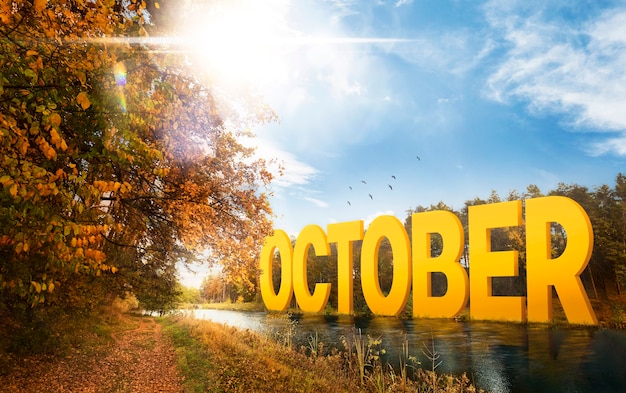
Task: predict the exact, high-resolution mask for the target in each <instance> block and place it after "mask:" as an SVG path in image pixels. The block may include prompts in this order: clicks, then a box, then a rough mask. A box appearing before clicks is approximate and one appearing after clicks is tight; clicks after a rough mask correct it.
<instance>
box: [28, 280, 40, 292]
mask: <svg viewBox="0 0 626 393" xmlns="http://www.w3.org/2000/svg"><path fill="white" fill-rule="evenodd" d="M30 283H31V285H32V286H33V287H35V292H37V293H39V292H41V285H39V283H38V282H35V281H31V282H30Z"/></svg>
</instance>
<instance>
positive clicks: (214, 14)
mask: <svg viewBox="0 0 626 393" xmlns="http://www.w3.org/2000/svg"><path fill="white" fill-rule="evenodd" d="M284 14H285V7H284V5H283V4H282V3H281V2H269V3H268V2H258V1H230V2H223V3H218V4H210V5H209V4H207V3H205V2H194V3H193V4H192V5H191V6H190V7H188V8H187V9H186V11H185V14H184V17H183V18H182V21H181V24H182V25H181V28H180V30H179V38H180V39H181V42H183V43H184V46H185V47H186V49H187V52H188V53H190V57H191V58H192V62H193V63H194V64H195V65H196V66H197V67H199V68H200V70H199V71H202V72H207V73H208V74H209V75H210V76H211V77H212V78H215V79H217V80H219V81H220V83H227V84H235V85H237V84H241V83H243V84H249V83H253V84H255V85H259V84H265V83H268V82H270V81H273V80H275V78H277V77H279V76H280V74H281V73H282V72H284V70H285V68H286V65H285V61H286V57H285V53H284V48H283V47H281V46H279V45H277V43H279V42H284V41H285V40H287V39H289V38H290V32H289V30H288V29H287V28H286V25H285V23H284V19H283V17H284Z"/></svg>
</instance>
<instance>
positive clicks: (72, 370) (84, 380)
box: [0, 317, 183, 393]
mask: <svg viewBox="0 0 626 393" xmlns="http://www.w3.org/2000/svg"><path fill="white" fill-rule="evenodd" d="M129 318H131V321H132V322H133V323H135V324H138V325H139V326H138V327H137V328H136V329H132V330H126V331H120V332H115V333H113V334H112V335H111V337H112V338H113V342H112V343H111V344H110V345H111V346H110V347H104V348H94V349H93V350H90V349H89V348H86V349H83V350H80V351H78V350H77V351H76V352H75V353H72V354H71V355H68V356H66V357H65V358H58V357H54V358H53V357H41V356H39V357H29V358H22V359H20V360H19V361H18V363H17V364H16V365H15V367H14V369H13V370H12V371H11V372H10V373H9V374H7V375H0V391H2V392H72V393H77V392H81V393H82V392H84V393H86V392H90V393H92V392H94V393H95V392H97V393H113V392H137V393H139V392H150V393H153V392H182V391H183V389H182V377H181V376H180V374H179V373H178V370H177V369H176V354H175V352H174V349H173V348H172V346H171V344H170V343H169V341H168V340H167V338H165V337H164V336H163V335H162V333H161V325H159V324H157V323H156V322H155V321H154V320H153V319H149V318H138V317H129ZM0 374H4V373H0Z"/></svg>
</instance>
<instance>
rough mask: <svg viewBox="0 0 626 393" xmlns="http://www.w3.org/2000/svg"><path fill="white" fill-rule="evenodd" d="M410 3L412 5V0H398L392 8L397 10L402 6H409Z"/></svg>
mask: <svg viewBox="0 0 626 393" xmlns="http://www.w3.org/2000/svg"><path fill="white" fill-rule="evenodd" d="M411 3H413V0H398V1H396V3H395V4H394V7H396V8H399V7H402V6H403V5H409V4H411Z"/></svg>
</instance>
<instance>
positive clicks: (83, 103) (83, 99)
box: [76, 91, 91, 110]
mask: <svg viewBox="0 0 626 393" xmlns="http://www.w3.org/2000/svg"><path fill="white" fill-rule="evenodd" d="M76 102H78V104H79V105H80V107H81V108H83V110H85V109H87V108H89V107H90V106H91V101H89V97H87V93H85V92H84V91H81V92H80V93H78V95H77V96H76Z"/></svg>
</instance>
